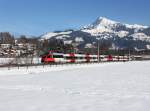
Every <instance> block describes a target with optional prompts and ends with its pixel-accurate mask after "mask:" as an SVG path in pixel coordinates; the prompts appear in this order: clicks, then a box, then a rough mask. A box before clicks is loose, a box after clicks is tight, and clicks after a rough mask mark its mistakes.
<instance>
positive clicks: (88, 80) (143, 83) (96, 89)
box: [0, 61, 150, 111]
mask: <svg viewBox="0 0 150 111" xmlns="http://www.w3.org/2000/svg"><path fill="white" fill-rule="evenodd" d="M149 110H150V61H143V62H125V63H103V64H91V65H87V64H86V65H85V64H84V65H66V66H57V67H56V66H53V67H50V66H45V67H44V68H43V67H42V66H38V67H32V68H29V69H27V68H21V69H19V70H18V69H17V68H13V69H11V70H8V69H7V68H1V69H0V111H149Z"/></svg>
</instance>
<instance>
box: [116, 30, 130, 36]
mask: <svg viewBox="0 0 150 111" xmlns="http://www.w3.org/2000/svg"><path fill="white" fill-rule="evenodd" d="M128 34H129V32H127V31H119V32H116V35H118V36H119V37H125V36H127V35H128Z"/></svg>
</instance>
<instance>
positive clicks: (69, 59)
mask: <svg viewBox="0 0 150 111" xmlns="http://www.w3.org/2000/svg"><path fill="white" fill-rule="evenodd" d="M128 60H129V57H128V56H112V55H100V56H99V59H98V55H90V54H75V53H70V54H63V53H52V52H50V53H49V54H47V55H44V56H42V58H41V62H42V63H81V62H98V61H102V62H107V61H128Z"/></svg>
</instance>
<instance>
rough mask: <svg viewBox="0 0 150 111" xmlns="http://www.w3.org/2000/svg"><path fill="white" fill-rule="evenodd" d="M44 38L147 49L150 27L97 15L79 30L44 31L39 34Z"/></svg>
mask: <svg viewBox="0 0 150 111" xmlns="http://www.w3.org/2000/svg"><path fill="white" fill-rule="evenodd" d="M44 39H48V40H52V39H57V40H62V41H63V42H64V44H74V45H75V46H76V47H79V48H91V47H96V45H97V43H98V42H99V43H100V44H101V45H102V44H103V45H105V46H109V47H110V48H112V49H122V48H130V49H149V48H150V27H149V26H142V25H137V24H134V25H129V24H124V23H120V22H116V21H112V20H110V19H107V18H105V17H99V18H98V19H97V20H96V21H95V22H93V23H92V24H90V25H87V26H84V27H83V28H81V29H79V30H66V31H57V32H50V33H46V34H44V35H42V36H41V40H44Z"/></svg>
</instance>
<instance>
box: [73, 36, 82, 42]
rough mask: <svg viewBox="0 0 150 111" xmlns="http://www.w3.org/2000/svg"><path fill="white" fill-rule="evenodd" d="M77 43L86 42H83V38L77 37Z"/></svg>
mask: <svg viewBox="0 0 150 111" xmlns="http://www.w3.org/2000/svg"><path fill="white" fill-rule="evenodd" d="M75 41H76V42H83V41H84V40H83V38H81V37H76V38H75Z"/></svg>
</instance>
